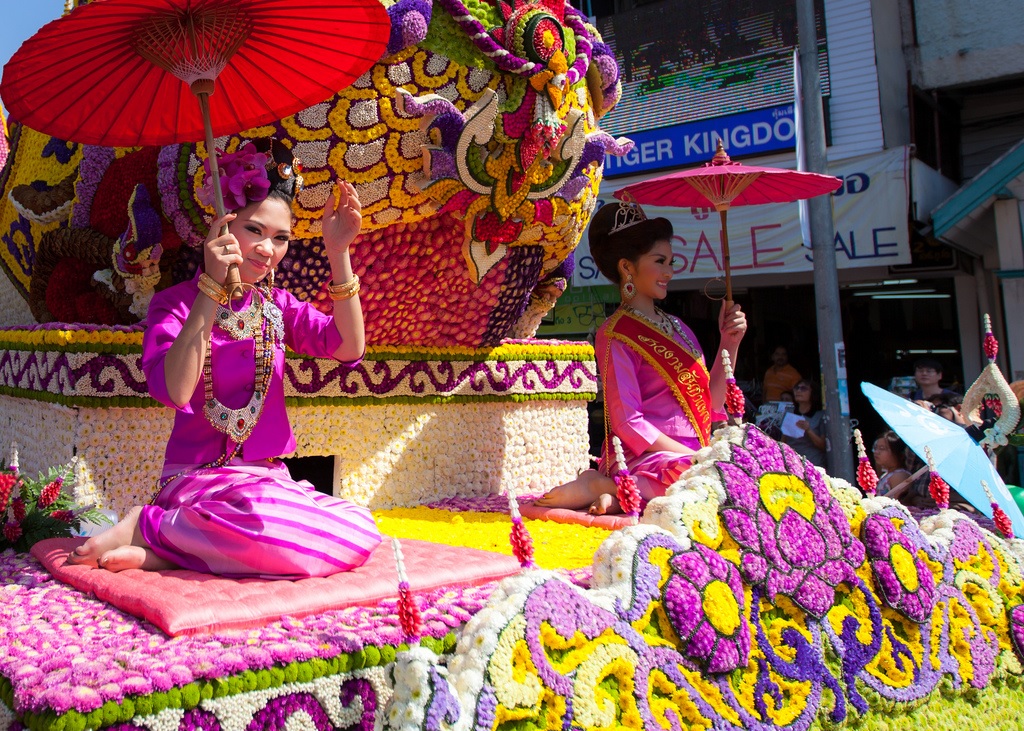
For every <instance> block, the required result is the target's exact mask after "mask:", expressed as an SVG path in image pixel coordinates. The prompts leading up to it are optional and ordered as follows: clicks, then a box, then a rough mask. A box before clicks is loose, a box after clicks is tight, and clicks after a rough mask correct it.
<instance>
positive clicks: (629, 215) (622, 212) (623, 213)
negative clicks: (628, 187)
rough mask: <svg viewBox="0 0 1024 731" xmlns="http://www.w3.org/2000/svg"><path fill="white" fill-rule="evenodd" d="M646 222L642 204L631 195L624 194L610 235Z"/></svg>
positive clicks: (609, 231)
mask: <svg viewBox="0 0 1024 731" xmlns="http://www.w3.org/2000/svg"><path fill="white" fill-rule="evenodd" d="M646 220H647V214H645V213H644V209H643V208H641V207H640V204H639V203H637V202H636V200H635V199H634V198H633V196H631V195H630V194H629V193H623V194H622V200H621V201H619V208H618V210H617V211H615V220H614V221H613V222H612V227H611V228H610V229H609V230H608V235H609V236H610V235H612V234H616V233H618V232H619V231H622V230H624V229H627V228H629V227H630V226H635V225H636V224H638V223H643V222H644V221H646Z"/></svg>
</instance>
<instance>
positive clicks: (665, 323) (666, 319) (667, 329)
mask: <svg viewBox="0 0 1024 731" xmlns="http://www.w3.org/2000/svg"><path fill="white" fill-rule="evenodd" d="M622 306H623V307H624V308H625V309H626V310H628V311H629V312H631V313H632V314H634V315H636V316H637V317H639V318H640V319H641V320H643V321H644V322H646V323H647V324H649V325H651V327H654V328H656V329H658V330H660V331H661V332H663V333H665V335H667V336H668V337H672V332H673V331H675V333H676V334H677V335H679V337H681V338H682V339H683V341H684V342H685V343H686V346H687V347H688V348H689V349H690V351H691V352H693V353H700V352H701V351H700V348H699V347H697V345H696V344H695V343H694V342H693V341H692V340H690V336H689V335H687V334H686V331H685V330H683V326H682V324H681V323H680V322H679V321H678V320H677V319H676V318H674V317H672V316H671V315H669V314H668V313H667V312H665V311H664V310H661V309H659V308H657V307H655V308H654V312H655V314H656V315H658V318H659V319H660V322H659V321H658V320H655V319H654V318H652V317H650V316H648V315H647V314H646V313H645V312H641V311H640V310H638V309H637V308H635V307H633V306H632V305H622Z"/></svg>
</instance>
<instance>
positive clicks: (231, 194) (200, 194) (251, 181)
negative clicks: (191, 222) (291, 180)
mask: <svg viewBox="0 0 1024 731" xmlns="http://www.w3.org/2000/svg"><path fill="white" fill-rule="evenodd" d="M269 162H270V156H269V155H267V154H266V153H263V152H259V151H257V150H256V146H255V145H253V144H252V143H251V142H249V143H246V144H245V145H243V146H242V147H240V148H239V149H238V151H237V152H232V153H228V154H223V153H219V152H218V154H217V163H218V169H217V172H218V174H219V176H220V186H221V193H222V194H223V196H224V206H225V207H226V208H227V209H228V210H238V209H239V208H245V206H246V205H247V204H249V203H253V202H255V201H261V200H264V199H265V198H266V197H267V194H268V193H269V192H270V178H269V177H268V176H267V164H268V163H269ZM203 169H204V170H205V171H206V178H205V180H204V182H203V186H202V187H201V188H200V189H199V190H198V191H197V192H196V197H197V198H199V202H200V203H202V204H203V205H204V206H212V205H213V201H214V190H213V174H212V173H211V170H210V159H209V158H207V159H206V160H204V161H203Z"/></svg>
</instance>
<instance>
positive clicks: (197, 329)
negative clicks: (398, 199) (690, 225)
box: [68, 140, 381, 579]
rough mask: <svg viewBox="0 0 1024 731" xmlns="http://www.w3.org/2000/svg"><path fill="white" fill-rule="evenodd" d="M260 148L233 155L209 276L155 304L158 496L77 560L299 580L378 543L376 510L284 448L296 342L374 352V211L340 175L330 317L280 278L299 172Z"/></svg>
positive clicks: (291, 444) (276, 151)
mask: <svg viewBox="0 0 1024 731" xmlns="http://www.w3.org/2000/svg"><path fill="white" fill-rule="evenodd" d="M257 144H258V145H259V147H257V145H254V144H252V143H250V144H247V145H245V146H244V147H242V148H241V149H240V150H239V151H238V152H236V153H235V154H233V155H222V156H220V160H219V164H220V166H221V168H222V170H223V172H222V173H221V175H222V176H223V177H226V178H227V180H226V181H225V185H224V189H225V190H226V191H228V193H229V198H231V197H233V198H234V205H235V208H236V210H235V212H233V213H228V214H227V215H225V216H224V217H223V218H222V219H218V220H215V221H213V223H212V225H211V227H210V234H209V236H208V237H207V240H206V242H205V244H204V264H205V271H204V272H202V273H199V274H197V276H196V277H195V278H193V279H192V280H190V281H187V282H182V283H180V284H177V285H175V286H173V287H170V288H168V289H166V290H164V291H162V292H159V293H158V294H157V295H156V296H155V297H154V298H153V301H152V303H151V304H150V308H149V314H148V318H147V323H148V326H147V329H146V334H145V337H144V340H143V355H142V368H143V371H144V372H145V374H146V378H147V381H148V385H149V391H150V394H151V395H152V396H153V398H155V399H157V400H158V401H160V402H161V403H164V404H166V405H167V406H169V407H171V408H172V409H174V410H175V415H174V417H175V418H174V427H173V429H172V432H171V437H170V440H169V441H168V444H167V449H166V452H165V456H164V467H163V474H162V477H161V480H160V492H159V494H158V495H157V497H156V499H155V500H154V501H153V503H152V504H151V505H146V506H141V507H135V508H132V509H131V510H130V511H129V513H128V515H127V516H126V517H125V518H124V519H123V520H121V521H120V522H119V523H118V524H117V525H116V526H114V527H113V528H111V529H109V530H107V531H106V532H104V533H101V534H100V535H98V536H95V537H93V538H90V539H89V540H88V541H87V542H86V543H85V544H84V545H82V546H80V547H79V548H78V549H76V550H75V551H74V552H72V554H71V555H70V556H69V558H68V561H69V562H70V563H76V564H84V565H89V566H97V567H99V568H104V569H108V570H110V571H122V570H125V569H131V568H139V569H148V570H160V569H167V568H186V569H193V570H196V571H203V572H208V573H214V574H219V575H223V576H231V577H265V578H288V579H295V578H303V577H307V576H328V575H331V574H334V573H338V572H341V571H347V570H349V569H352V568H355V567H357V566H360V565H361V564H363V563H364V562H365V561H366V559H367V557H368V556H369V555H370V553H371V552H372V551H373V549H374V548H375V547H376V546H377V544H378V543H380V540H381V537H380V533H379V531H378V530H377V526H376V524H375V523H374V520H373V517H372V515H371V514H370V512H369V511H368V510H367V509H366V508H363V507H360V506H357V505H354V504H352V503H349V502H346V501H344V500H340V499H338V498H335V497H332V496H329V495H324V494H321V493H318V492H317V491H316V490H314V489H313V488H312V486H311V485H309V483H306V482H295V481H294V480H292V478H291V476H290V474H289V473H288V469H287V467H286V466H285V465H284V464H283V463H282V462H281V460H280V459H279V457H280V456H281V455H283V454H288V453H290V452H292V451H294V449H295V437H294V435H293V434H292V430H291V426H290V425H289V423H288V416H287V413H286V411H285V401H284V384H283V373H284V346H285V345H288V347H289V348H291V349H293V350H295V351H297V352H299V353H303V354H305V355H309V356H313V357H320V358H335V359H337V360H339V361H342V362H346V363H350V364H355V363H357V362H358V361H359V360H360V359H361V358H362V354H363V350H364V345H365V335H364V329H363V315H362V308H361V306H360V303H359V278H358V277H357V276H356V275H355V274H354V273H353V271H352V264H351V261H350V259H349V246H350V245H351V243H352V241H353V240H354V239H355V237H356V235H357V234H358V233H359V228H360V225H361V221H362V215H361V212H360V205H359V199H358V197H357V195H356V192H355V189H354V188H353V187H352V186H351V185H350V184H349V183H339V184H338V186H337V190H336V194H335V195H332V196H329V198H328V200H327V203H326V205H325V207H324V213H323V240H324V248H325V250H326V256H327V257H328V260H329V263H330V266H331V272H332V275H333V280H334V282H335V283H336V284H334V285H332V286H331V288H330V294H331V298H332V299H333V300H334V311H333V315H326V314H324V313H321V312H319V311H318V310H316V309H315V308H314V307H312V306H311V305H310V304H308V303H304V302H300V301H298V300H297V299H296V298H295V297H294V296H293V295H292V294H290V293H289V292H287V291H285V290H281V289H274V287H273V279H274V277H273V274H274V269H275V267H276V266H277V265H278V264H279V263H280V261H281V259H282V258H283V257H284V255H285V253H286V252H287V250H288V244H289V241H290V239H291V224H292V211H291V201H292V199H293V197H294V195H295V194H296V193H297V192H298V191H299V190H300V189H301V184H302V179H301V176H300V175H299V172H300V170H301V168H300V166H299V164H298V161H297V160H293V159H292V155H291V152H290V150H288V149H287V148H286V147H285V146H284V145H282V144H281V143H279V142H277V141H270V140H260V141H258V143H257ZM201 193H202V192H201ZM229 204H230V203H229ZM224 224H227V226H228V233H227V234H225V235H223V236H222V235H219V234H218V232H219V231H220V229H221V227H222V225H224ZM232 264H235V265H237V266H238V267H239V273H240V275H241V279H242V282H243V285H248V286H246V290H247V292H246V295H245V296H244V297H243V298H242V299H241V300H240V301H237V302H229V301H228V298H227V294H226V291H225V289H224V287H223V284H222V283H223V282H224V280H225V278H226V277H227V270H228V267H229V266H230V265H232Z"/></svg>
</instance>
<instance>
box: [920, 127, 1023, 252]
mask: <svg viewBox="0 0 1024 731" xmlns="http://www.w3.org/2000/svg"><path fill="white" fill-rule="evenodd" d="M1001 198H1016V199H1018V200H1024V140H1021V141H1020V142H1018V143H1017V144H1016V145H1014V146H1013V147H1011V148H1010V149H1009V150H1007V151H1006V152H1005V153H1003V155H1002V156H1000V157H999V158H998V159H996V160H995V161H994V162H993V163H992V164H991V165H989V166H988V167H987V168H985V169H984V170H982V171H981V172H980V173H978V174H977V175H976V176H975V177H974V178H973V179H972V180H971V181H970V182H969V183H965V184H964V185H962V186H961V187H960V189H959V190H957V192H956V193H954V194H953V195H951V196H950V197H949V198H947V199H946V200H945V201H943V202H942V203H940V204H939V206H938V207H937V208H936V209H935V210H933V211H932V215H931V218H932V229H933V235H934V236H935V237H936V238H941V239H945V240H947V241H949V242H950V243H953V244H955V245H959V246H964V247H967V248H969V249H972V250H977V248H978V246H977V244H978V241H979V240H984V239H985V238H988V237H987V236H979V234H980V233H982V232H983V231H985V227H989V226H990V224H989V223H988V220H987V218H986V216H987V214H988V211H989V209H990V208H992V204H993V203H995V201H997V200H999V199H1001ZM979 229H980V230H979Z"/></svg>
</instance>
